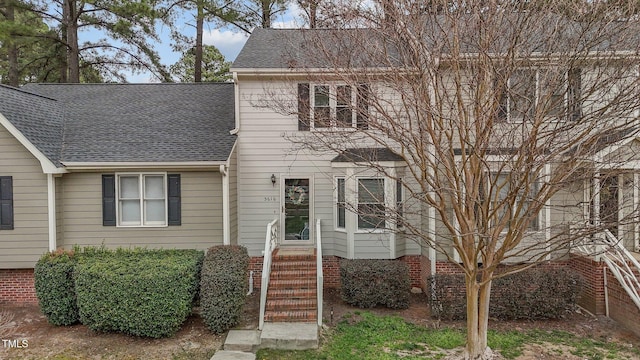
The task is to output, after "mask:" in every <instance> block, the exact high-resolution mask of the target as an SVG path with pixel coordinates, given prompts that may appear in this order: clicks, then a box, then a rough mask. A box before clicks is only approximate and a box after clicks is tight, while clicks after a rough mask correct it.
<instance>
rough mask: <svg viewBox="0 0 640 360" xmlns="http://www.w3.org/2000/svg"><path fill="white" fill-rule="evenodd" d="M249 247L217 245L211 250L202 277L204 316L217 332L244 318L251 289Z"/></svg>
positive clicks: (205, 261) (204, 264) (201, 300)
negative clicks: (243, 311) (248, 279)
mask: <svg viewBox="0 0 640 360" xmlns="http://www.w3.org/2000/svg"><path fill="white" fill-rule="evenodd" d="M248 269H249V255H248V253H247V249H246V248H245V247H242V246H237V245H227V246H214V247H212V248H210V249H209V250H208V251H207V255H206V256H205V259H204V263H203V265H202V277H201V281H200V307H201V316H202V318H203V319H204V322H205V323H206V324H207V327H209V329H210V330H211V331H213V332H214V333H221V332H224V331H226V330H228V329H229V328H231V327H232V326H234V325H235V324H237V323H238V320H239V319H240V314H241V311H242V306H243V305H244V302H245V297H246V293H247V290H248V289H247V287H248V286H247V271H248Z"/></svg>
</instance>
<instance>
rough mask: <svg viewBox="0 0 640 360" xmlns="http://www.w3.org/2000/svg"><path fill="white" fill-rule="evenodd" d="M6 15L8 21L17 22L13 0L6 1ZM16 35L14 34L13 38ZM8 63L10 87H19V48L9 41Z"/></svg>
mask: <svg viewBox="0 0 640 360" xmlns="http://www.w3.org/2000/svg"><path fill="white" fill-rule="evenodd" d="M4 3H5V5H6V13H5V17H6V20H7V21H10V22H13V21H15V9H14V6H13V1H12V0H6V1H5V2H4ZM14 37H15V34H12V38H14ZM7 61H8V62H9V74H8V77H9V85H11V86H14V87H18V86H19V85H20V72H19V70H18V46H17V45H16V43H15V41H9V42H8V44H7Z"/></svg>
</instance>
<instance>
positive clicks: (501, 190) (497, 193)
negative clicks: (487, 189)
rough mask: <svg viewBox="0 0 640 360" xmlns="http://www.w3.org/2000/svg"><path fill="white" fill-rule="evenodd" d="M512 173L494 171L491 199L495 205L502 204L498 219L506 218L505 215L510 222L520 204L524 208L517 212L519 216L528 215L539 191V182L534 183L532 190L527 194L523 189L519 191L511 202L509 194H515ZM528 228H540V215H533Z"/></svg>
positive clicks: (534, 229) (533, 229)
mask: <svg viewBox="0 0 640 360" xmlns="http://www.w3.org/2000/svg"><path fill="white" fill-rule="evenodd" d="M513 180H514V179H512V174H511V173H499V174H496V173H492V174H491V180H490V183H489V184H490V186H491V200H492V201H493V202H494V204H495V206H502V209H501V210H502V211H500V212H499V213H498V220H499V221H501V220H504V219H505V217H509V219H508V223H511V220H512V218H513V217H514V216H515V215H516V211H517V210H516V207H517V206H518V204H522V208H521V210H520V213H519V214H517V215H518V217H520V218H522V217H523V216H526V214H527V212H528V209H529V208H530V207H531V203H532V201H533V198H534V197H535V195H536V194H537V192H538V185H537V183H533V184H532V187H531V189H530V191H529V192H528V193H527V194H525V193H524V192H523V191H519V192H518V193H517V195H516V196H517V199H515V201H513V202H511V201H510V199H508V197H509V196H513V194H512V191H511V189H512V184H513V183H512V181H513ZM511 203H513V204H514V206H513V207H511V206H510V204H511ZM527 230H529V231H536V230H539V221H538V216H537V214H536V216H533V218H532V220H531V222H529V225H528V226H527Z"/></svg>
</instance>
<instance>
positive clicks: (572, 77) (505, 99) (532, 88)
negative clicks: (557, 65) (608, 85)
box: [498, 68, 581, 122]
mask: <svg viewBox="0 0 640 360" xmlns="http://www.w3.org/2000/svg"><path fill="white" fill-rule="evenodd" d="M580 88H581V72H580V69H579V68H578V69H571V70H568V71H558V70H556V69H553V68H521V69H516V70H514V71H513V72H512V73H511V76H510V77H509V78H508V79H507V83H506V86H505V88H504V93H503V94H502V95H501V97H500V110H499V113H498V117H499V119H502V120H509V121H513V122H522V121H530V120H532V119H533V117H534V116H535V114H536V112H537V111H540V112H541V115H542V116H544V117H548V118H552V119H556V120H576V119H578V118H579V117H580V116H581V107H580V97H581V91H580Z"/></svg>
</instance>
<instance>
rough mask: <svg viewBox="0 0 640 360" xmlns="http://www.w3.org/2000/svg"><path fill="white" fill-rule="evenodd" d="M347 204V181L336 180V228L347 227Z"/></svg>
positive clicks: (342, 179)
mask: <svg viewBox="0 0 640 360" xmlns="http://www.w3.org/2000/svg"><path fill="white" fill-rule="evenodd" d="M346 216H347V202H346V197H345V180H344V178H336V228H338V229H344V228H345V227H346Z"/></svg>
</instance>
